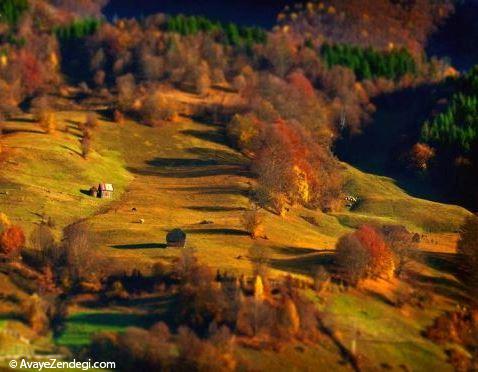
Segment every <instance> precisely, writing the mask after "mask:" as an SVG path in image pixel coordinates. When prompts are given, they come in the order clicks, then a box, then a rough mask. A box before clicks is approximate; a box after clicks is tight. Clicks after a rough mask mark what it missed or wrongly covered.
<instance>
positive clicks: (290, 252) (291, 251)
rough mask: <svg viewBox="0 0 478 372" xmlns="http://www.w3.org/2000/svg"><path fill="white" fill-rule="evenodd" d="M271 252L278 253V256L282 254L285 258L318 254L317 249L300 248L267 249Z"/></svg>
mask: <svg viewBox="0 0 478 372" xmlns="http://www.w3.org/2000/svg"><path fill="white" fill-rule="evenodd" d="M269 249H270V250H271V251H273V252H275V253H278V254H283V255H286V256H299V255H306V254H311V253H319V252H320V251H318V250H317V249H313V248H302V247H279V246H277V247H270V248H269Z"/></svg>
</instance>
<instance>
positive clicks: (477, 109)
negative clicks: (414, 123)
mask: <svg viewBox="0 0 478 372" xmlns="http://www.w3.org/2000/svg"><path fill="white" fill-rule="evenodd" d="M477 137H478V67H475V68H473V69H472V70H471V71H470V72H469V73H468V74H466V75H465V76H463V77H462V78H460V79H458V80H457V81H456V83H455V93H454V94H453V96H452V98H451V99H450V103H449V104H448V106H447V107H446V109H445V110H444V111H443V112H442V113H440V114H439V115H437V116H435V117H434V118H433V119H431V120H429V121H426V122H425V123H424V125H423V127H422V133H421V140H422V141H423V142H426V143H428V144H430V145H432V146H434V147H437V148H446V149H447V150H449V151H450V150H451V151H453V152H456V153H459V154H469V153H470V151H471V150H472V147H473V145H474V144H475V143H476V140H477Z"/></svg>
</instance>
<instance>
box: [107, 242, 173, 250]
mask: <svg viewBox="0 0 478 372" xmlns="http://www.w3.org/2000/svg"><path fill="white" fill-rule="evenodd" d="M110 247H111V248H115V249H155V248H160V249H164V248H167V247H168V245H167V244H164V243H141V244H118V245H111V246H110Z"/></svg>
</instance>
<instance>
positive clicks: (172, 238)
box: [166, 229, 186, 248]
mask: <svg viewBox="0 0 478 372" xmlns="http://www.w3.org/2000/svg"><path fill="white" fill-rule="evenodd" d="M166 243H167V245H168V247H175V248H184V246H185V245H186V233H185V232H184V231H183V230H181V229H174V230H171V231H170V232H169V233H168V234H167V235H166Z"/></svg>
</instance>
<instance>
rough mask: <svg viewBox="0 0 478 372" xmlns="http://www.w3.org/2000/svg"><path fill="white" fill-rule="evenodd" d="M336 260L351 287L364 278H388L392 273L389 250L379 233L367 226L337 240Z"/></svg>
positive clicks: (391, 257) (392, 266) (392, 265)
mask: <svg viewBox="0 0 478 372" xmlns="http://www.w3.org/2000/svg"><path fill="white" fill-rule="evenodd" d="M336 260H337V263H338V264H339V266H340V268H341V269H342V275H343V277H344V279H346V280H347V281H348V282H350V283H351V284H353V285H356V284H358V283H359V281H360V280H362V279H366V278H377V277H387V278H389V277H391V276H392V275H393V272H394V262H393V254H392V252H391V250H390V249H389V247H388V246H387V245H386V244H385V241H384V239H383V238H382V236H381V235H380V233H379V232H378V231H377V230H376V229H375V228H374V227H372V226H368V225H364V226H362V227H360V228H359V229H358V230H357V231H355V232H354V233H352V234H347V235H345V236H343V237H342V238H340V239H339V241H338V242H337V246H336Z"/></svg>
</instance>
